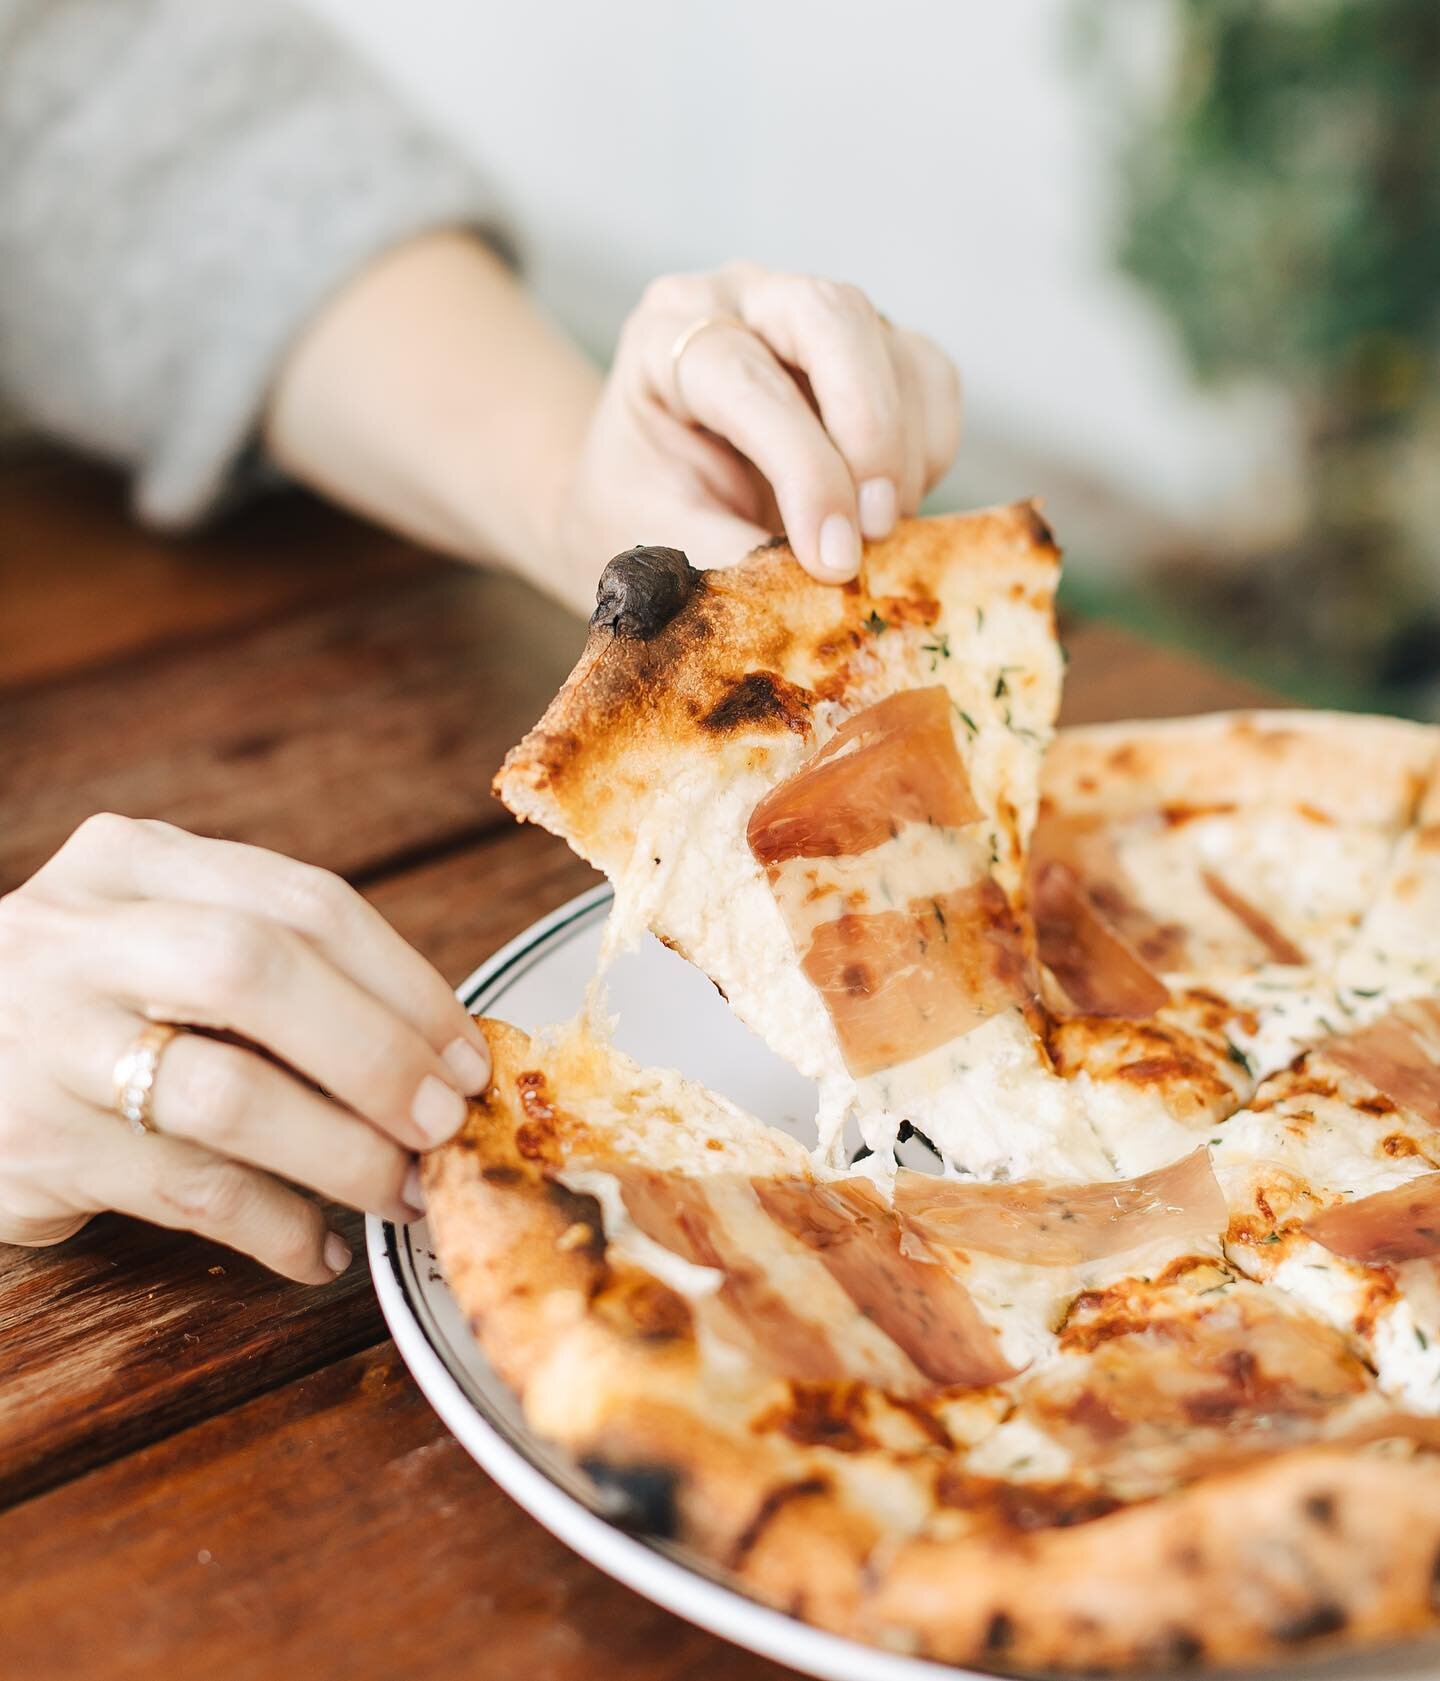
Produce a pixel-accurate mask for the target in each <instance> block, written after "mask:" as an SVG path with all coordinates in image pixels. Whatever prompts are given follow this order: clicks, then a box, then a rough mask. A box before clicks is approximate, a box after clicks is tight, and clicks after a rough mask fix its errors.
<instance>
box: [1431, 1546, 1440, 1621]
mask: <svg viewBox="0 0 1440 1681" xmlns="http://www.w3.org/2000/svg"><path fill="white" fill-rule="evenodd" d="M1430 1606H1431V1609H1432V1610H1435V1611H1440V1549H1437V1551H1436V1553H1435V1558H1434V1561H1433V1562H1432V1564H1431V1566H1430Z"/></svg>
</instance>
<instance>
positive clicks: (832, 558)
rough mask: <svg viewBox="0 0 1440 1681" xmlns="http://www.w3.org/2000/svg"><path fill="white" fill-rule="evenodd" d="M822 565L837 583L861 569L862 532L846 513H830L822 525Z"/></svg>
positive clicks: (823, 569)
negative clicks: (847, 517)
mask: <svg viewBox="0 0 1440 1681" xmlns="http://www.w3.org/2000/svg"><path fill="white" fill-rule="evenodd" d="M820 566H821V570H822V571H824V572H825V573H826V574H827V575H828V576H829V577H831V578H834V579H835V581H836V582H837V583H843V582H844V580H845V579H846V578H853V577H854V576H855V574H856V573H857V572H858V571H859V570H860V533H859V532H858V531H857V530H856V529H855V526H854V524H853V523H852V522H851V521H850V520H848V519H846V517H845V515H844V514H829V515H827V516H826V519H825V523H824V524H823V525H822V526H821V527H820Z"/></svg>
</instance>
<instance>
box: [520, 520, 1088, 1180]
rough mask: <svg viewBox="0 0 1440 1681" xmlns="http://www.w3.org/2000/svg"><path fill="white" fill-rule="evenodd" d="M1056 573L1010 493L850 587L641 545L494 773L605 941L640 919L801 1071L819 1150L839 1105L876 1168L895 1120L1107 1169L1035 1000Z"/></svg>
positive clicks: (787, 566) (916, 532)
mask: <svg viewBox="0 0 1440 1681" xmlns="http://www.w3.org/2000/svg"><path fill="white" fill-rule="evenodd" d="M1058 561H1059V556H1058V552H1057V550H1056V548H1055V545H1054V542H1053V540H1052V539H1051V536H1050V533H1049V531H1048V529H1047V528H1046V526H1045V525H1044V523H1043V521H1042V520H1041V519H1040V518H1039V516H1038V515H1037V514H1036V512H1035V510H1034V508H1033V507H1032V506H1031V505H1030V504H1028V503H1026V504H1017V505H1015V506H1013V507H1007V508H999V509H992V510H988V511H986V512H982V513H978V514H968V515H963V516H955V517H951V518H945V519H935V520H911V521H907V522H905V523H903V524H902V525H901V526H900V527H899V529H898V530H897V532H896V533H895V535H894V536H893V537H892V538H890V539H889V540H888V541H886V542H883V543H877V544H872V545H870V546H869V547H867V549H866V551H865V557H864V563H863V566H862V570H861V574H860V577H859V579H858V580H857V581H856V582H855V583H854V584H852V585H847V586H846V587H845V588H843V589H836V588H834V587H833V586H828V585H823V584H819V583H816V582H815V581H814V580H812V579H811V578H809V577H808V576H807V575H806V574H805V573H804V572H803V571H802V570H801V569H800V567H798V566H797V565H796V564H795V562H794V560H793V558H792V557H791V556H790V553H789V551H788V549H786V548H785V547H784V546H783V545H776V546H774V547H773V548H772V549H770V550H764V551H760V552H758V553H757V554H755V555H752V556H751V557H750V558H749V559H748V560H747V561H745V562H744V563H743V564H742V565H740V566H737V567H735V568H734V569H732V570H728V571H721V572H709V573H696V572H694V571H693V570H691V569H690V568H689V567H688V565H686V563H685V561H684V558H683V556H680V555H678V554H676V553H675V551H673V550H638V551H634V552H632V554H630V555H628V556H622V557H619V559H617V560H616V561H615V562H612V563H611V567H610V569H609V570H608V571H607V574H606V577H605V579H604V580H603V581H602V586H601V604H600V607H599V608H598V609H597V611H596V615H595V617H594V619H593V620H592V622H591V631H590V637H589V640H588V642H587V644H586V648H585V652H584V655H583V656H582V658H581V660H580V663H579V664H578V665H577V667H576V669H575V671H574V673H573V674H572V675H571V677H570V679H569V681H568V682H567V683H566V685H565V687H564V689H563V690H562V691H561V693H560V694H559V696H558V697H557V698H556V700H555V702H554V703H553V704H552V706H551V707H550V709H549V710H548V711H547V712H546V714H545V716H544V718H543V719H542V720H541V721H540V723H539V724H538V725H537V727H536V728H535V729H534V730H532V731H531V733H530V734H529V735H528V736H527V737H526V739H525V740H524V741H523V742H522V743H521V744H520V745H519V747H517V748H516V749H515V750H514V751H513V752H512V753H511V754H510V756H509V758H508V759H507V760H506V762H505V766H504V768H503V770H502V771H501V773H500V776H499V777H498V778H497V781H496V790H497V792H498V793H499V794H500V795H501V797H502V798H503V799H504V800H505V802H506V803H507V804H508V805H509V806H510V808H511V809H512V810H513V811H514V812H515V813H516V814H517V815H518V816H520V817H523V818H528V819H530V820H532V821H535V822H539V823H542V824H544V825H545V826H546V827H547V828H549V829H551V830H553V831H554V832H555V833H556V834H559V835H561V836H562V837H563V838H564V839H566V840H567V841H569V843H570V844H571V845H572V846H573V847H574V848H575V849H576V851H578V852H579V853H580V854H581V855H582V856H583V857H585V858H587V859H588V860H589V861H590V862H592V863H594V864H596V865H598V866H599V867H600V868H601V869H603V870H604V871H605V873H606V874H607V875H608V876H609V877H610V879H611V881H612V882H613V883H614V884H615V892H616V907H615V913H614V919H613V922H612V933H613V936H614V937H613V940H612V946H613V945H622V944H624V943H626V942H628V941H630V940H633V939H634V938H635V937H637V936H638V934H639V933H640V931H641V930H642V929H644V928H645V927H647V926H648V927H649V928H651V929H653V930H654V931H655V933H657V934H658V935H659V936H660V937H661V938H662V939H663V940H665V941H666V942H667V943H668V944H670V945H672V946H674V947H675V948H676V949H678V950H679V951H681V952H682V953H683V954H684V955H685V956H686V957H688V958H690V959H691V961H692V962H694V963H696V964H697V965H698V966H699V967H700V968H702V969H703V970H704V971H705V972H706V973H707V974H708V975H709V976H710V977H711V978H712V979H713V980H714V982H715V984H716V985H717V986H718V987H719V988H720V990H721V991H722V992H723V993H724V995H725V997H726V998H727V999H728V1000H729V1002H730V1004H731V1006H732V1008H733V1009H734V1010H735V1012H736V1013H737V1014H738V1015H739V1016H740V1017H741V1019H742V1020H744V1021H745V1022H747V1023H748V1024H749V1025H750V1026H751V1027H752V1028H753V1029H754V1030H755V1031H756V1032H757V1033H759V1034H760V1035H761V1037H762V1038H764V1039H765V1040H766V1041H767V1043H769V1044H770V1045H771V1046H772V1048H774V1049H775V1050H776V1051H778V1052H779V1053H780V1054H781V1055H782V1056H784V1057H786V1058H787V1059H788V1060H789V1061H790V1062H792V1063H793V1064H794V1065H795V1066H796V1067H797V1068H799V1069H800V1071H801V1072H802V1073H804V1074H806V1075H808V1076H810V1077H811V1078H813V1079H815V1080H817V1081H819V1082H820V1084H821V1090H822V1138H821V1142H822V1145H823V1146H824V1147H825V1148H826V1149H827V1150H828V1151H829V1152H831V1154H832V1155H833V1153H834V1152H835V1150H836V1149H837V1147H838V1144H839V1137H840V1131H841V1127H842V1125H843V1122H844V1120H845V1119H846V1117H847V1115H854V1116H855V1117H856V1118H857V1119H858V1120H859V1123H860V1127H861V1131H862V1133H863V1135H864V1137H865V1139H866V1142H867V1143H868V1144H870V1145H871V1146H872V1147H873V1148H876V1149H877V1150H880V1151H881V1152H882V1153H883V1152H884V1151H885V1150H886V1149H887V1147H888V1145H889V1144H890V1142H891V1141H892V1140H893V1138H894V1136H895V1132H896V1129H897V1127H898V1125H899V1123H900V1121H901V1120H909V1121H911V1122H912V1123H913V1124H914V1125H915V1126H916V1127H918V1128H920V1129H921V1130H922V1131H923V1132H925V1133H926V1134H927V1135H928V1136H929V1137H931V1138H933V1139H934V1140H935V1142H936V1143H937V1144H939V1145H940V1147H941V1148H942V1149H944V1150H945V1151H946V1152H947V1154H949V1155H950V1156H951V1158H952V1159H953V1160H955V1161H957V1162H958V1163H960V1164H962V1165H964V1166H965V1167H967V1168H969V1169H972V1170H974V1171H978V1172H987V1173H999V1174H1001V1175H1009V1176H1020V1175H1023V1174H1024V1173H1026V1172H1033V1171H1035V1170H1036V1168H1037V1166H1038V1165H1039V1164H1040V1163H1042V1162H1043V1163H1044V1164H1045V1166H1046V1168H1047V1170H1050V1171H1061V1172H1064V1171H1070V1172H1072V1173H1073V1174H1075V1175H1076V1176H1077V1177H1090V1178H1099V1177H1103V1175H1104V1173H1105V1171H1106V1169H1107V1167H1108V1162H1107V1160H1106V1158H1105V1156H1104V1155H1103V1154H1102V1153H1101V1152H1100V1150H1099V1149H1098V1147H1097V1146H1096V1144H1095V1142H1094V1139H1093V1137H1092V1135H1091V1133H1090V1130H1089V1128H1088V1125H1087V1124H1086V1123H1085V1121H1084V1120H1083V1117H1081V1116H1080V1115H1079V1113H1078V1110H1077V1109H1076V1108H1075V1106H1074V1105H1073V1103H1072V1102H1071V1101H1070V1094H1069V1091H1068V1089H1067V1087H1066V1085H1065V1082H1063V1081H1060V1080H1057V1079H1055V1078H1054V1077H1053V1076H1052V1075H1051V1074H1050V1072H1049V1068H1048V1063H1047V1060H1046V1056H1045V1052H1044V1049H1043V1046H1042V1044H1041V1041H1040V1039H1039V1037H1038V1035H1037V1033H1036V1031H1035V1022H1034V1020H1033V1019H1032V1013H1031V1011H1030V1000H1031V997H1032V995H1033V990H1034V980H1033V939H1031V937H1030V936H1029V933H1028V928H1029V922H1028V916H1027V914H1026V909H1025V893H1026V884H1025V849H1026V843H1027V840H1028V836H1029V832H1030V828H1031V825H1032V823H1033V821H1034V814H1035V807H1036V800H1037V786H1038V780H1039V767H1040V759H1041V755H1042V753H1043V751H1044V748H1045V746H1046V744H1047V743H1048V741H1049V739H1050V736H1051V733H1052V729H1053V725H1054V718H1055V712H1056V709H1057V706H1058V703H1059V690H1060V673H1061V659H1060V651H1059V647H1058V644H1057V642H1056V638H1055V623H1054V611H1053V602H1054V590H1055V583H1056V578H1057V574H1058ZM1001 1087H1005V1088H1008V1089H1009V1090H1010V1091H1011V1097H1010V1098H1009V1099H1002V1098H1001V1096H1000V1088H1001ZM1017 1088H1023V1089H1024V1090H1025V1091H1026V1098H1025V1101H1023V1102H1016V1101H1014V1099H1013V1092H1014V1090H1015V1089H1017Z"/></svg>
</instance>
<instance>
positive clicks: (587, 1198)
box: [486, 1169, 605, 1261]
mask: <svg viewBox="0 0 1440 1681" xmlns="http://www.w3.org/2000/svg"><path fill="white" fill-rule="evenodd" d="M509 1171H511V1172H515V1171H516V1170H514V1169H510V1170H509ZM486 1177H487V1178H488V1177H489V1175H488V1174H487V1175H486ZM516 1177H517V1178H519V1177H520V1175H519V1173H518V1172H516ZM545 1196H546V1199H547V1200H548V1202H549V1204H550V1206H551V1207H552V1208H553V1209H554V1210H555V1212H556V1214H557V1215H558V1216H559V1219H560V1229H561V1230H562V1231H565V1232H570V1231H573V1230H574V1229H575V1228H576V1227H577V1226H585V1227H587V1228H588V1229H589V1232H590V1236H589V1238H588V1240H587V1241H586V1242H584V1243H576V1244H574V1246H573V1248H572V1249H571V1251H570V1253H572V1254H575V1253H577V1252H578V1253H580V1254H584V1255H586V1256H588V1257H589V1258H590V1259H591V1260H595V1261H599V1260H603V1259H604V1256H605V1216H604V1215H603V1214H602V1213H601V1212H600V1204H599V1202H597V1201H596V1199H595V1198H594V1197H592V1196H591V1195H590V1194H589V1192H588V1191H572V1190H571V1189H570V1187H569V1186H568V1185H562V1184H560V1183H559V1181H558V1180H555V1179H547V1180H546V1181H545Z"/></svg>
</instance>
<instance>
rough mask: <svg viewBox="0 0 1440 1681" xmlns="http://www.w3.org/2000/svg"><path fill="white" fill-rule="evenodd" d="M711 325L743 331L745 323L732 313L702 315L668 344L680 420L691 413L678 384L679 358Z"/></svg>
mask: <svg viewBox="0 0 1440 1681" xmlns="http://www.w3.org/2000/svg"><path fill="white" fill-rule="evenodd" d="M711 327H739V328H740V330H741V331H742V332H744V330H745V323H744V322H743V321H741V320H738V319H737V318H736V317H735V316H733V315H702V316H701V317H700V319H699V320H698V321H692V322H691V323H690V325H689V326H688V327H687V328H686V329H685V331H684V332H683V333H679V334H677V335H676V338H675V342H674V344H672V345H671V346H670V383H671V385H673V386H674V388H675V406H676V409H677V411H678V412H679V414H680V417H681V419H682V420H689V419H690V418H691V415H690V405H689V404H688V403H687V402H686V401H685V392H684V390H683V389H682V387H681V384H680V358H681V357H682V356H683V355H684V354H685V352H686V351H687V350H688V349H689V348H690V346H691V345H692V344H694V342H695V340H696V339H698V338H699V337H700V335H701V333H703V332H706V331H708V329H709V328H711Z"/></svg>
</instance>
